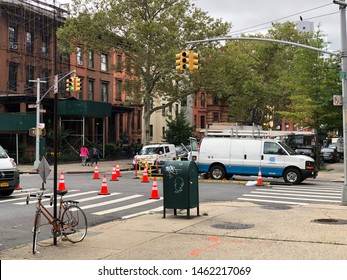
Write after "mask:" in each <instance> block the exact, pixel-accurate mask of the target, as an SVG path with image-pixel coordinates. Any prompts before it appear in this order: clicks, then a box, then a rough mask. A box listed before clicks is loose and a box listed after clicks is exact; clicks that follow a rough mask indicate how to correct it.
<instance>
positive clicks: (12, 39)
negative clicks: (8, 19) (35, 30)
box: [8, 24, 18, 50]
mask: <svg viewBox="0 0 347 280" xmlns="http://www.w3.org/2000/svg"><path fill="white" fill-rule="evenodd" d="M8 42H9V46H8V47H9V48H10V50H17V49H18V27H17V25H16V24H11V25H10V26H9V28H8Z"/></svg>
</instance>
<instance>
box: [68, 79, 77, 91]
mask: <svg viewBox="0 0 347 280" xmlns="http://www.w3.org/2000/svg"><path fill="white" fill-rule="evenodd" d="M74 83H75V78H74V77H71V78H70V79H66V91H67V92H72V91H74V90H75V86H74Z"/></svg>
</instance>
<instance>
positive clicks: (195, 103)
mask: <svg viewBox="0 0 347 280" xmlns="http://www.w3.org/2000/svg"><path fill="white" fill-rule="evenodd" d="M193 99H194V100H193V102H194V107H196V106H198V102H197V96H196V95H195V94H194V95H193Z"/></svg>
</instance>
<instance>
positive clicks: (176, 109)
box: [175, 104, 179, 118]
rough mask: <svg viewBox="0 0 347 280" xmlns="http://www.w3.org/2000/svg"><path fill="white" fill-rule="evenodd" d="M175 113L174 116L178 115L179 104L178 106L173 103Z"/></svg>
mask: <svg viewBox="0 0 347 280" xmlns="http://www.w3.org/2000/svg"><path fill="white" fill-rule="evenodd" d="M175 115H176V118H177V116H178V115H179V106H178V104H176V105H175Z"/></svg>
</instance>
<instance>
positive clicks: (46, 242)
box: [33, 213, 53, 254]
mask: <svg viewBox="0 0 347 280" xmlns="http://www.w3.org/2000/svg"><path fill="white" fill-rule="evenodd" d="M52 238H53V233H52V225H51V224H50V223H48V221H46V223H42V217H41V213H36V214H35V222H34V228H33V254H35V253H39V251H38V250H37V246H40V247H47V246H50V245H51V244H52Z"/></svg>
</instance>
